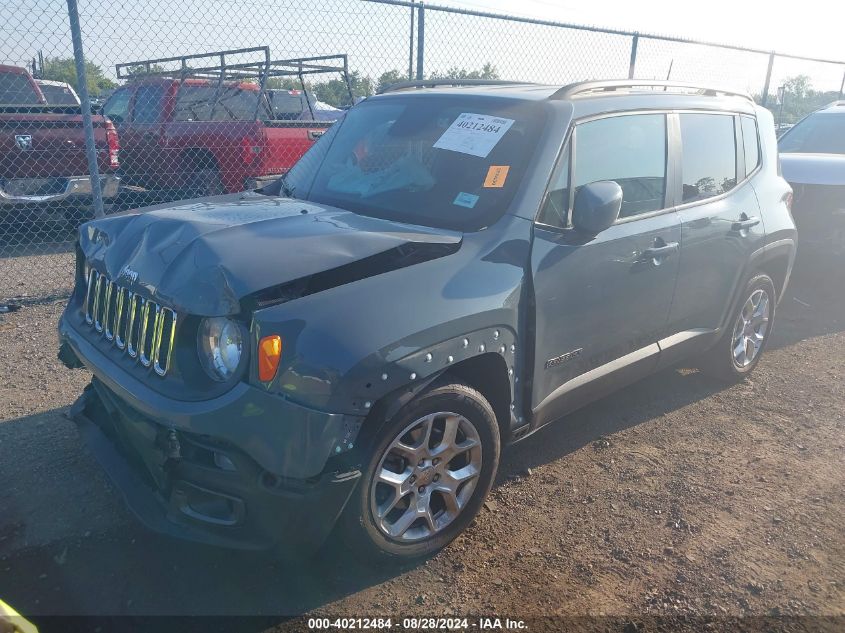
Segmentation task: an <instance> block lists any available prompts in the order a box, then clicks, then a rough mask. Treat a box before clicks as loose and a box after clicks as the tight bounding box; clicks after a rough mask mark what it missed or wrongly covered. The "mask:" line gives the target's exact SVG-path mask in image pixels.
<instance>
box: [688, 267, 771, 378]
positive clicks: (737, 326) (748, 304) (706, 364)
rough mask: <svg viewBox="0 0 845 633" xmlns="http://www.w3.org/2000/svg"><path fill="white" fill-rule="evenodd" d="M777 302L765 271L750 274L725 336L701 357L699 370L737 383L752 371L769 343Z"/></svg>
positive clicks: (713, 376)
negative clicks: (741, 346)
mask: <svg viewBox="0 0 845 633" xmlns="http://www.w3.org/2000/svg"><path fill="white" fill-rule="evenodd" d="M776 303H777V299H776V295H775V285H774V283H773V282H772V280H771V278H770V277H769V276H768V275H765V274H758V275H755V276H754V277H752V278H751V279H750V280H749V281H748V284H747V285H746V286H745V289H744V290H743V292H742V294H741V295H740V301H739V305H738V306H737V308H736V309H735V311H734V313H733V315H732V317H731V319H730V320H729V321H728V327H727V328H726V329H725V333H724V335H723V336H722V338H721V339H719V342H718V343H716V345H715V346H714V347H713V348H711V349H710V350H709V351H708V352H706V354H705V355H704V356H703V358H702V360H701V363H700V364H699V368H700V369H701V371H702V372H703V373H705V374H707V375H708V376H710V377H712V378H716V379H718V380H722V381H724V382H739V381H741V380H742V379H743V378H745V377H746V376H748V375H749V374H751V372H752V371H754V369H755V368H756V367H757V365H758V364H759V363H760V358H762V356H763V352H764V350H765V348H766V344H767V343H768V342H769V338H770V336H771V333H772V327H773V326H774V320H775V309H776V307H777V306H776ZM741 343H742V344H743V348H742V350H741V351H740V344H741Z"/></svg>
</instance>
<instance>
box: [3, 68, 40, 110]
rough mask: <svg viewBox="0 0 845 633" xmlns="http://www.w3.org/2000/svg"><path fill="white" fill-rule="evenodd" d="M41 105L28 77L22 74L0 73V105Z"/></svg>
mask: <svg viewBox="0 0 845 633" xmlns="http://www.w3.org/2000/svg"><path fill="white" fill-rule="evenodd" d="M36 103H41V99H40V98H39V96H38V93H37V92H35V90H33V88H32V84H31V83H30V82H29V77H27V76H26V75H24V74H23V73H7V72H0V105H34V104H36Z"/></svg>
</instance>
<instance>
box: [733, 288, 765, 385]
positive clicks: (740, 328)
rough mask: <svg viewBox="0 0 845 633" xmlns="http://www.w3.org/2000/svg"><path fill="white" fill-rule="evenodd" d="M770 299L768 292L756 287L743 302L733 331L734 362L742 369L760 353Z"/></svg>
mask: <svg viewBox="0 0 845 633" xmlns="http://www.w3.org/2000/svg"><path fill="white" fill-rule="evenodd" d="M770 315H771V300H770V299H769V294H768V293H767V292H766V291H765V290H763V289H761V288H758V289H757V290H755V291H754V292H753V293H751V296H750V297H748V299H747V300H746V302H745V305H743V307H742V311H741V312H740V313H739V317H738V318H737V320H736V324H735V325H734V331H733V339H732V341H733V345H732V347H731V349H732V351H733V361H734V364H735V365H736V366H737V367H739V368H740V369H743V368H745V367H748V365H750V364H751V363H753V362H754V359H755V358H757V356H758V355H759V353H760V349H761V348H762V347H763V342H764V341H765V340H766V334H767V333H768V331H769V317H770Z"/></svg>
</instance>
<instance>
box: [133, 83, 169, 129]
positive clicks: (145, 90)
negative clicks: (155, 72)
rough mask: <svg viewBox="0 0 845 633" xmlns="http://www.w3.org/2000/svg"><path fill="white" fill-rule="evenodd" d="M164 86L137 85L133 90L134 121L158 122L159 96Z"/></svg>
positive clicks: (162, 94) (142, 122)
mask: <svg viewBox="0 0 845 633" xmlns="http://www.w3.org/2000/svg"><path fill="white" fill-rule="evenodd" d="M163 96H164V86H160V85H152V86H138V89H137V90H136V91H135V107H134V108H133V112H132V121H133V122H134V123H141V124H145V123H158V120H159V116H160V115H161V98H162V97H163Z"/></svg>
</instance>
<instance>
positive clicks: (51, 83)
mask: <svg viewBox="0 0 845 633" xmlns="http://www.w3.org/2000/svg"><path fill="white" fill-rule="evenodd" d="M35 83H37V84H38V85H39V86H41V85H44V86H66V87H68V88H70V84H69V83H67V82H66V81H56V80H55V79H36V80H35Z"/></svg>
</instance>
